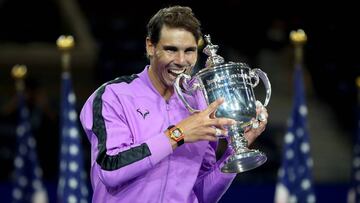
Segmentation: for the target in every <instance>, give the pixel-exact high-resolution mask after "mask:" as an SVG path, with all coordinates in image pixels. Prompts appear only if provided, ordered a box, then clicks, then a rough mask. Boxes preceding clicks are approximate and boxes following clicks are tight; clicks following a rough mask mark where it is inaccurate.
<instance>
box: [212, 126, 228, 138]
mask: <svg viewBox="0 0 360 203" xmlns="http://www.w3.org/2000/svg"><path fill="white" fill-rule="evenodd" d="M214 130H215V133H214V135H215V136H216V137H220V136H227V134H228V131H227V130H223V129H220V128H214Z"/></svg>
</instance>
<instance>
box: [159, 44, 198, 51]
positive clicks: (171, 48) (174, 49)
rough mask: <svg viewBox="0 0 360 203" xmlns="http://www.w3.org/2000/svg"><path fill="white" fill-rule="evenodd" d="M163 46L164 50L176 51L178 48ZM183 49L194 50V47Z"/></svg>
mask: <svg viewBox="0 0 360 203" xmlns="http://www.w3.org/2000/svg"><path fill="white" fill-rule="evenodd" d="M163 48H164V49H165V50H173V51H177V50H178V49H179V48H178V47H176V46H171V45H164V46H163ZM185 51H196V47H188V48H186V49H185Z"/></svg>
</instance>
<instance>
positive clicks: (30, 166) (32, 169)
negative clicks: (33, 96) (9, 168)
mask: <svg viewBox="0 0 360 203" xmlns="http://www.w3.org/2000/svg"><path fill="white" fill-rule="evenodd" d="M18 100H19V123H18V126H17V128H16V138H17V152H16V156H15V160H14V166H15V172H14V187H13V190H12V202H14V203H30V202H32V203H46V202H48V197H47V192H46V189H45V187H44V185H43V182H42V169H41V167H40V165H39V162H38V158H37V153H36V141H35V139H34V137H33V135H32V132H31V124H30V120H29V118H30V116H29V110H28V108H27V107H26V104H25V99H24V95H23V92H21V91H19V92H18Z"/></svg>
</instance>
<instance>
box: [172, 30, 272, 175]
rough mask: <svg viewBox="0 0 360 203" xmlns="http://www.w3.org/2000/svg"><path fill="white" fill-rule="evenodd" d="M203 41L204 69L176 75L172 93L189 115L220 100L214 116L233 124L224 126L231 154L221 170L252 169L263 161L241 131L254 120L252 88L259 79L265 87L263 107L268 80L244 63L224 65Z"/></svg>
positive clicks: (229, 171)
mask: <svg viewBox="0 0 360 203" xmlns="http://www.w3.org/2000/svg"><path fill="white" fill-rule="evenodd" d="M205 41H206V43H207V46H206V47H205V48H204V50H203V52H204V53H205V54H206V55H208V58H207V61H206V65H205V66H206V67H205V68H204V69H202V70H200V71H199V72H198V73H196V74H195V75H194V76H193V77H191V76H190V75H187V74H184V73H183V74H180V75H179V76H178V77H177V78H176V81H175V84H174V87H175V91H176V94H177V95H178V97H179V98H180V99H181V101H182V102H183V103H184V105H185V106H186V108H187V109H188V110H189V111H190V112H191V113H195V112H199V111H201V110H203V109H205V108H206V107H207V106H208V105H209V104H210V103H212V102H214V101H215V100H216V99H218V98H220V97H223V98H224V99H225V101H224V103H223V104H222V105H220V107H219V108H218V109H217V111H216V113H215V116H216V117H226V118H232V119H234V120H236V121H237V123H236V124H234V125H232V126H228V127H227V130H228V132H229V133H228V136H229V140H228V141H229V147H231V148H232V149H233V151H234V154H233V155H231V156H230V157H229V158H228V159H227V160H226V163H225V165H224V166H223V167H222V168H221V171H222V172H225V173H240V172H244V171H248V170H251V169H254V168H256V167H258V166H260V165H262V164H263V163H264V162H265V161H266V160H267V158H266V155H265V154H264V153H263V152H261V151H259V150H256V149H249V148H248V147H247V145H248V142H247V140H246V139H245V138H244V136H243V135H244V128H245V127H247V126H250V125H252V124H253V123H252V118H255V117H256V105H255V102H256V99H255V95H254V91H253V88H254V87H256V86H257V85H258V83H259V78H260V79H261V80H262V81H263V83H264V85H265V90H266V97H265V102H264V106H266V105H267V104H268V103H269V100H270V96H271V84H270V81H269V79H268V77H267V75H266V73H264V72H263V71H261V70H260V69H250V68H249V66H248V65H247V64H246V63H234V62H229V63H224V59H223V58H222V57H221V56H219V55H217V54H216V52H217V49H218V46H217V45H213V44H212V43H211V39H210V36H209V35H205ZM190 104H191V105H190ZM194 106H196V107H197V109H195V108H196V107H194Z"/></svg>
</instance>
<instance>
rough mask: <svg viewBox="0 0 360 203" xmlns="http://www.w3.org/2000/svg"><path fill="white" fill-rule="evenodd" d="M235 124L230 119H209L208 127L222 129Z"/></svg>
mask: <svg viewBox="0 0 360 203" xmlns="http://www.w3.org/2000/svg"><path fill="white" fill-rule="evenodd" d="M234 124H236V121H235V120H233V119H230V118H216V119H209V121H208V126H215V127H218V128H224V126H230V125H234Z"/></svg>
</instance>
